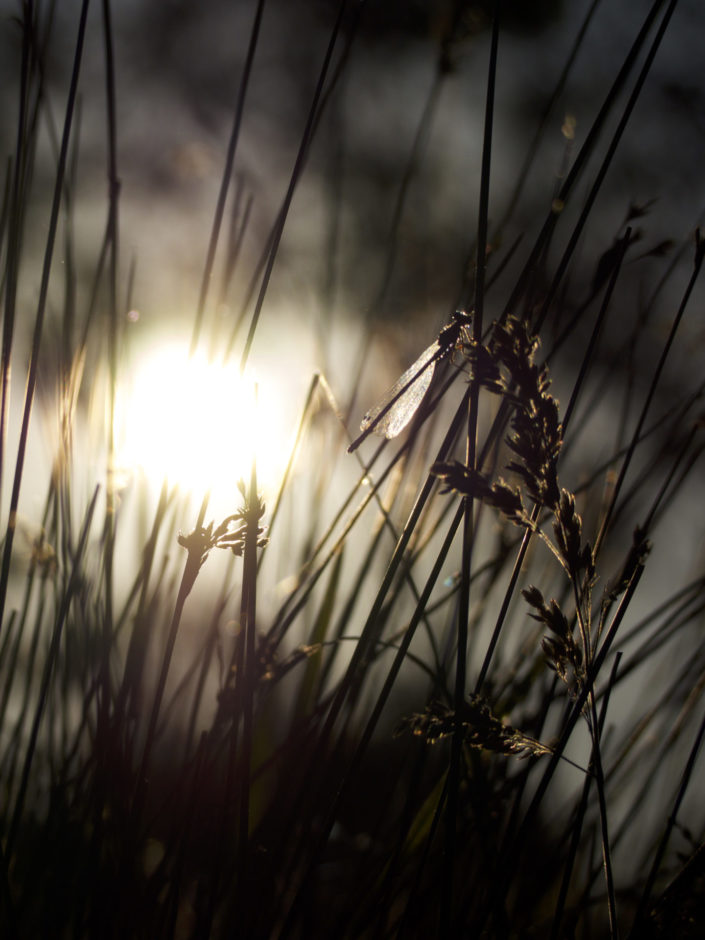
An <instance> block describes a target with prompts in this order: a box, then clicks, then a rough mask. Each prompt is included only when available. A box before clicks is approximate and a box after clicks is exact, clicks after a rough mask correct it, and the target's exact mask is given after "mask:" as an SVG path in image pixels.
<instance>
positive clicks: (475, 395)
mask: <svg viewBox="0 0 705 940" xmlns="http://www.w3.org/2000/svg"><path fill="white" fill-rule="evenodd" d="M501 8H502V4H501V0H495V3H494V7H493V21H492V43H491V47H490V57H489V66H488V74H487V96H486V103H485V126H484V133H483V137H482V171H481V177H480V204H479V210H478V223H477V256H476V262H475V303H474V310H473V324H472V329H473V339H474V341H475V343H481V342H482V325H483V320H484V316H483V312H484V302H485V272H486V269H487V217H488V211H489V192H490V167H491V159H492V125H493V119H494V96H495V83H496V76H497V50H498V45H499V22H500V13H501ZM479 397H480V383H479V380H478V379H477V378H475V380H474V381H471V382H470V396H469V402H468V405H469V408H468V425H467V439H466V447H465V464H466V466H467V467H471V468H473V469H475V468H476V463H477V423H478V410H479ZM463 509H464V514H463V557H462V567H461V581H460V598H459V603H458V641H457V649H456V656H455V692H454V703H455V730H454V734H453V737H452V739H451V745H450V764H449V768H448V798H447V801H446V839H445V857H444V862H443V869H444V871H443V877H442V878H441V899H440V921H439V925H440V928H439V936H440V937H442V938H446V937H450V936H451V935H452V932H453V929H454V928H453V891H454V880H455V853H456V826H457V814H458V796H459V792H460V776H461V757H462V745H463V731H462V714H463V706H464V704H465V686H466V675H467V655H468V620H469V616H470V575H471V570H472V557H473V550H474V547H475V537H476V529H475V513H474V498H473V497H471V496H464V497H463Z"/></svg>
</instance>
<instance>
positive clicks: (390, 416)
mask: <svg viewBox="0 0 705 940" xmlns="http://www.w3.org/2000/svg"><path fill="white" fill-rule="evenodd" d="M470 321H471V318H470V316H468V314H466V313H462V312H461V311H457V312H456V313H455V314H454V315H453V319H452V320H451V322H450V323H448V324H447V325H446V326H444V327H443V329H442V330H441V332H440V333H439V335H438V339H437V340H436V341H435V342H434V343H431V345H430V346H429V347H428V348H427V349H425V350H424V351H423V352H422V353H421V355H420V356H419V358H418V359H417V360H416V362H414V364H413V365H411V366H409V368H408V369H407V370H406V372H404V374H403V375H401V376H400V377H399V378H398V379H397V381H396V382H395V383H394V385H392V387H391V388H390V389H389V391H388V392H387V393H386V394H385V395H384V396H383V397H382V399H381V400H380V401H379V402H378V403H377V404H376V405H375V406H374V408H372V409H371V410H370V411H368V412H367V414H366V415H365V416H364V418H363V419H362V422H361V423H360V430H361V431H362V434H360V435H359V437H357V438H355V440H354V441H353V442H352V444H351V445H350V447H348V453H352V452H353V451H354V450H355V449H356V448H357V447H359V446H360V444H361V443H362V442H363V441H364V440H365V438H366V437H367V436H368V434H371V433H372V432H373V431H374V432H375V434H379V435H381V436H382V437H386V438H392V437H396V436H397V434H400V433H401V432H402V431H403V430H404V428H405V427H406V426H407V424H408V423H409V422H410V421H411V419H412V418H413V416H414V415H415V414H416V411H417V409H418V407H419V405H420V404H421V402H422V401H423V398H424V396H425V394H426V392H427V391H428V389H429V386H430V385H431V381H432V379H433V373H434V371H435V368H436V363H437V362H439V361H440V360H441V359H443V358H444V357H445V356H447V355H448V354H449V353H451V352H452V351H453V350H454V349H455V348H456V346H457V345H458V344H459V342H460V339H461V335H462V331H463V330H464V329H467V327H468V325H469V323H470Z"/></svg>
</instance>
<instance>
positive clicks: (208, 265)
mask: <svg viewBox="0 0 705 940" xmlns="http://www.w3.org/2000/svg"><path fill="white" fill-rule="evenodd" d="M264 3H265V0H257V9H256V10H255V16H254V20H253V22H252V28H251V29H250V41H249V44H248V47H247V57H246V59H245V65H244V67H243V70H242V78H241V79H240V86H239V90H238V96H237V103H236V105H235V116H234V118H233V126H232V130H231V132H230V140H229V141H228V150H227V153H226V156H225V166H224V168H223V175H222V177H221V180H220V190H219V192H218V200H217V202H216V206H215V214H214V216H213V226H212V228H211V235H210V241H209V242H208V251H207V254H206V262H205V265H204V267H203V277H202V278H201V288H200V291H199V295H198V306H197V307H196V317H195V320H194V324H193V333H192V334H191V355H193V354H194V353H195V352H196V348H197V346H198V340H199V337H200V333H201V325H202V323H203V314H204V311H205V309H206V299H207V297H208V289H209V287H210V283H211V278H212V275H213V264H214V262H215V252H216V249H217V247H218V238H219V236H220V226H221V224H222V221H223V213H224V211H225V200H226V197H227V195H228V188H229V186H230V180H231V179H232V175H233V166H234V163H235V152H236V150H237V144H238V141H239V139H240V126H241V124H242V115H243V112H244V109H245V99H246V98H247V89H248V86H249V83H250V76H251V74H252V65H253V63H254V60H255V53H256V51H257V42H258V40H259V30H260V24H261V23H262V13H263V11H264Z"/></svg>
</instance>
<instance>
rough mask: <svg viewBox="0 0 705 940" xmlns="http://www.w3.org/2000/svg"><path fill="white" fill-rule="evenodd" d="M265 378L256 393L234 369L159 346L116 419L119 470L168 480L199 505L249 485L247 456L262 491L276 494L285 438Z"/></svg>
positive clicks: (135, 377) (144, 362) (140, 371)
mask: <svg viewBox="0 0 705 940" xmlns="http://www.w3.org/2000/svg"><path fill="white" fill-rule="evenodd" d="M272 391H273V389H272V387H271V384H269V383H268V382H267V380H266V377H265V376H262V377H261V378H260V382H259V384H258V386H257V390H256V392H255V382H254V380H253V379H252V378H247V377H245V378H241V377H240V374H239V371H238V369H237V367H236V366H235V365H233V364H225V365H224V364H223V363H221V362H218V361H216V362H209V361H208V359H207V358H206V357H205V356H204V355H201V354H199V353H196V354H195V355H193V356H189V355H188V352H187V351H186V349H185V348H184V347H180V346H176V345H173V346H162V347H160V348H158V349H155V350H152V351H151V352H150V353H149V354H148V355H145V356H144V357H143V359H142V360H140V362H139V363H138V364H137V367H136V368H135V370H134V371H133V374H132V380H131V383H130V387H129V388H128V389H126V394H125V396H124V400H122V402H121V407H120V409H119V413H118V424H119V427H118V429H117V432H118V438H119V440H120V441H121V444H119V453H120V463H121V464H122V465H123V466H127V467H140V468H141V469H142V470H143V471H144V473H145V474H146V475H147V477H148V478H149V479H150V480H152V481H154V482H157V483H161V481H162V480H163V479H164V478H165V477H166V478H167V480H168V481H169V483H170V484H171V485H178V486H179V488H180V489H182V490H188V491H190V492H192V493H193V494H194V495H196V496H198V497H199V498H200V497H201V496H202V495H203V494H205V493H206V492H208V491H210V492H211V493H213V494H225V493H232V492H234V490H235V487H236V483H237V481H238V480H239V479H241V478H244V479H249V475H250V469H251V466H252V456H253V452H254V454H255V455H256V458H257V476H258V481H259V485H260V489H261V490H265V491H266V490H267V489H270V488H273V487H274V486H276V480H277V478H278V477H280V476H281V473H282V472H283V469H284V463H285V461H286V459H287V456H288V455H287V453H286V450H287V444H288V440H289V435H288V434H287V433H286V432H285V431H284V429H283V427H282V426H281V425H282V420H281V409H280V408H279V409H278V408H277V407H276V404H275V401H274V400H273V398H272Z"/></svg>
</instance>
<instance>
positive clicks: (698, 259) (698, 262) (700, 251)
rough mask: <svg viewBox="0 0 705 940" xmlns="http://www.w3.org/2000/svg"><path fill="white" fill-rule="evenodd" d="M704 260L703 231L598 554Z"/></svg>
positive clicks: (600, 535) (606, 519) (597, 545)
mask: <svg viewBox="0 0 705 940" xmlns="http://www.w3.org/2000/svg"><path fill="white" fill-rule="evenodd" d="M704 257H705V241H703V240H702V239H701V237H700V232H699V231H698V232H696V234H695V259H694V264H693V271H692V273H691V275H690V279H689V281H688V284H687V285H686V288H685V292H684V294H683V297H682V299H681V302H680V305H679V307H678V311H677V313H676V315H675V317H674V319H673V323H672V324H671V329H670V332H669V334H668V339H667V340H666V342H665V344H664V346H663V349H662V350H661V355H660V356H659V361H658V364H657V366H656V369H655V370H654V374H653V377H652V379H651V385H650V386H649V390H648V392H647V393H646V398H645V399H644V404H643V406H642V409H641V414H640V415H639V419H638V421H637V423H636V427H635V428H634V432H633V434H632V438H631V442H630V444H629V449H628V451H627V454H626V456H625V458H624V460H623V461H622V466H621V468H620V471H619V476H618V477H617V481H616V483H615V485H614V489H613V493H612V498H611V500H610V504H609V506H608V508H607V511H606V513H605V515H604V517H603V519H602V523H601V525H600V531H599V532H598V534H597V538H596V539H595V549H594V550H595V554H596V555H597V553H598V552H599V549H600V546H601V544H602V542H603V540H604V538H605V535H606V534H607V531H608V529H609V526H610V522H611V520H612V514H613V513H614V510H615V507H616V505H617V500H618V498H619V494H620V491H621V489H622V486H623V484H624V478H625V477H626V475H627V470H628V469H629V467H630V465H631V461H632V457H633V456H634V452H635V451H636V447H637V441H638V439H639V435H640V434H641V430H642V428H643V426H644V422H645V421H646V416H647V414H648V413H649V408H650V407H651V402H652V400H653V397H654V394H655V392H656V387H657V385H658V382H659V379H660V378H661V373H662V372H663V368H664V366H665V364H666V359H667V358H668V354H669V352H670V350H671V346H672V345H673V341H674V339H675V338H676V333H677V332H678V327H679V326H680V323H681V320H682V318H683V314H684V313H685V310H686V307H687V306H688V301H689V300H690V295H691V293H692V292H693V288H694V287H695V283H696V281H697V279H698V276H699V274H700V269H701V267H702V263H703V258H704Z"/></svg>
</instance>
